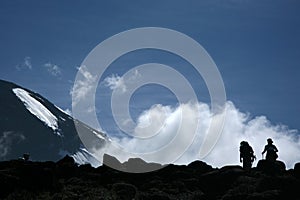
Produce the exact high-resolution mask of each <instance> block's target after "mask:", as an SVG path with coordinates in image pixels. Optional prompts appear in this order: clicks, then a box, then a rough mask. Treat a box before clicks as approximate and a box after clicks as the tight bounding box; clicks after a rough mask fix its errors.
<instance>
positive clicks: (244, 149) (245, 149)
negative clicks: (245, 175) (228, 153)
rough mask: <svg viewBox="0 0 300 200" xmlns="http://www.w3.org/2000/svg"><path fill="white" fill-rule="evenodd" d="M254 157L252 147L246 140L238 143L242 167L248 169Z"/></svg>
mask: <svg viewBox="0 0 300 200" xmlns="http://www.w3.org/2000/svg"><path fill="white" fill-rule="evenodd" d="M255 159H256V156H255V155H254V151H253V149H252V147H251V146H250V145H249V144H248V142H246V141H242V142H241V143H240V162H243V168H244V169H246V170H250V169H251V166H252V163H253V162H254V160H255Z"/></svg>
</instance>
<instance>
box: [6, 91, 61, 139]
mask: <svg viewBox="0 0 300 200" xmlns="http://www.w3.org/2000/svg"><path fill="white" fill-rule="evenodd" d="M12 90H13V92H14V94H15V95H16V96H17V97H18V98H19V99H20V100H21V101H22V102H23V103H24V105H25V107H26V108H27V110H28V111H29V112H30V113H31V114H33V115H34V116H36V117H37V118H38V119H39V120H41V121H42V122H44V123H45V124H46V125H47V126H48V127H50V128H51V129H52V130H53V131H54V133H55V134H57V135H59V136H61V133H59V132H58V123H57V117H56V116H55V115H54V114H52V113H51V112H50V111H49V110H48V109H47V108H46V107H45V106H44V105H43V104H41V103H40V102H39V101H38V100H36V99H35V98H34V97H32V96H31V95H30V93H29V92H27V91H26V90H24V89H21V88H13V89H12Z"/></svg>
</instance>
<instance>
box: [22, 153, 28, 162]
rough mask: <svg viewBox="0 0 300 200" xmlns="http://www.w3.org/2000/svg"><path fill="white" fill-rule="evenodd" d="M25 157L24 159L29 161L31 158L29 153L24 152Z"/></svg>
mask: <svg viewBox="0 0 300 200" xmlns="http://www.w3.org/2000/svg"><path fill="white" fill-rule="evenodd" d="M23 159H24V161H28V160H29V154H28V153H24V154H23Z"/></svg>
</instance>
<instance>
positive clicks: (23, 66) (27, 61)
mask: <svg viewBox="0 0 300 200" xmlns="http://www.w3.org/2000/svg"><path fill="white" fill-rule="evenodd" d="M16 68H17V70H24V69H29V70H31V69H32V64H31V57H29V56H26V57H25V58H24V60H23V62H22V63H21V64H19V65H17V66H16Z"/></svg>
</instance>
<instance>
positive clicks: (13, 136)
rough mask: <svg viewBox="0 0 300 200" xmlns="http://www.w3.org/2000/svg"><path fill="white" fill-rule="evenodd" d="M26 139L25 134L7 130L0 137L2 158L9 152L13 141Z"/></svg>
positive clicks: (0, 156)
mask: <svg viewBox="0 0 300 200" xmlns="http://www.w3.org/2000/svg"><path fill="white" fill-rule="evenodd" d="M22 140H25V136H24V135H22V134H20V133H16V132H13V131H5V132H3V133H2V135H1V137H0V159H5V157H6V156H7V154H9V152H10V150H11V148H12V147H13V143H19V142H21V141H22Z"/></svg>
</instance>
